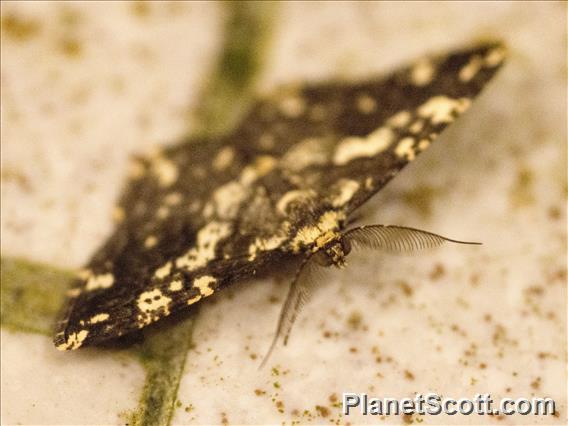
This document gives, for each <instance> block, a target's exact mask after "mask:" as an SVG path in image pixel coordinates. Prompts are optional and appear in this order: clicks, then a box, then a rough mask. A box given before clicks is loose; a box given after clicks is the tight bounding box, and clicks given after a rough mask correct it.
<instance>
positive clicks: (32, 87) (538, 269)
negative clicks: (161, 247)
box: [2, 2, 567, 424]
mask: <svg viewBox="0 0 568 426" xmlns="http://www.w3.org/2000/svg"><path fill="white" fill-rule="evenodd" d="M72 6H73V7H74V8H79V9H81V15H82V16H83V19H84V25H81V26H80V30H79V29H77V30H76V31H78V36H79V37H80V38H81V40H83V41H84V48H83V53H82V55H81V56H80V57H79V58H77V59H70V58H65V57H64V56H61V55H60V56H58V54H57V50H56V49H55V47H54V46H56V40H57V38H58V37H59V36H60V35H61V34H60V31H62V30H61V29H60V28H59V26H58V24H57V16H58V14H59V13H60V12H59V10H60V8H61V5H58V4H55V5H54V4H33V5H29V4H28V5H20V4H18V5H16V4H4V3H3V5H2V12H3V14H4V13H5V12H6V11H8V10H10V8H16V7H17V8H18V9H23V10H22V13H25V14H30V16H32V15H33V16H37V17H38V19H41V22H42V36H41V37H39V38H36V39H34V40H33V41H28V42H26V43H23V44H22V43H20V44H16V43H12V42H10V43H6V44H5V43H4V40H3V44H2V171H3V182H2V201H3V203H2V251H3V253H4V254H9V255H25V256H26V257H28V258H32V259H36V260H44V261H49V262H52V263H56V264H62V265H68V266H77V265H79V264H80V263H81V262H82V261H84V260H85V259H86V258H87V257H88V255H89V253H91V251H92V250H93V249H94V248H95V247H96V246H97V245H98V244H100V242H102V241H103V239H104V237H105V235H106V233H107V232H108V230H109V229H110V221H109V220H108V217H109V213H110V206H111V203H112V200H113V199H114V197H115V196H116V193H117V191H118V189H119V188H118V187H117V185H116V182H119V181H120V179H121V176H123V174H124V166H125V161H126V158H127V156H128V154H130V153H131V152H133V151H140V150H144V149H146V148H148V147H150V146H151V145H152V144H154V143H159V142H164V141H170V140H175V139H176V137H177V136H178V135H180V134H181V133H182V132H183V131H184V130H185V129H186V128H187V123H186V122H185V121H184V120H185V118H186V116H185V111H186V110H188V109H190V108H191V106H192V105H193V102H194V100H195V99H196V97H195V95H196V93H197V90H198V88H199V86H200V84H201V83H202V82H203V81H204V78H206V75H205V74H204V73H205V72H206V70H207V69H208V65H209V63H210V60H211V58H212V57H213V55H214V53H215V52H214V47H215V46H216V42H217V41H218V38H217V37H218V35H217V30H216V28H217V27H216V23H217V6H216V5H211V4H193V3H192V4H189V5H183V6H184V7H182V8H181V11H178V12H176V13H170V14H169V15H167V10H168V8H167V7H163V8H159V10H160V11H159V12H157V11H156V10H154V11H153V12H152V13H151V14H150V15H149V16H146V17H137V16H134V15H133V14H132V13H131V12H130V6H129V5H128V4H105V5H104V6H103V5H101V4H96V5H92V6H91V5H85V4H83V5H72ZM170 7H171V6H170ZM103 8H104V10H103ZM276 23H277V24H278V31H277V33H276V38H275V43H274V45H273V49H272V51H271V55H272V60H271V62H270V64H269V67H268V69H267V70H266V73H265V74H264V75H263V78H262V84H261V87H262V89H263V90H267V89H269V88H271V87H273V85H275V84H277V83H282V82H293V81H300V80H304V79H321V78H328V77H347V78H355V77H356V76H360V75H369V74H371V73H374V72H380V71H383V70H384V69H385V68H388V67H392V66H395V65H396V64H398V63H400V62H401V61H404V60H405V59H412V58H414V57H416V56H418V55H421V54H423V53H424V52H426V51H432V50H444V49H445V48H447V47H451V46H454V45H459V44H460V43H462V42H469V41H472V40H477V39H480V38H481V39H483V38H486V37H490V38H495V37H497V38H502V39H503V40H504V41H505V42H506V43H507V44H508V45H509V47H510V50H511V57H510V60H509V63H508V64H507V66H506V68H505V69H504V70H503V71H502V72H501V73H500V74H499V75H498V76H497V78H496V79H495V81H493V82H492V83H491V85H490V87H489V88H488V90H487V91H486V92H485V93H484V94H483V95H482V97H481V98H480V99H479V100H478V101H477V102H476V103H475V104H474V106H473V108H472V109H471V111H470V112H468V114H466V116H465V117H464V118H462V119H461V120H460V121H459V122H458V123H456V125H454V126H453V127H452V128H451V129H450V130H449V131H448V132H446V133H445V134H444V135H443V137H442V138H441V139H440V140H439V141H438V142H436V143H435V144H434V145H433V146H432V147H431V148H430V149H429V150H428V151H427V152H426V153H424V154H423V155H422V156H421V157H420V158H419V159H418V160H417V161H416V162H415V163H414V164H412V165H411V166H409V168H408V169H407V170H405V171H404V172H403V173H402V174H401V175H400V176H398V177H397V178H396V179H395V180H394V181H393V182H392V183H391V184H389V186H388V187H387V188H386V189H385V190H384V191H382V192H381V193H380V194H379V195H378V196H377V197H376V198H375V199H374V201H373V202H372V203H371V204H370V205H369V206H367V207H366V208H365V209H364V211H365V213H366V215H365V217H364V222H365V223H373V222H375V223H390V224H401V225H410V226H416V227H421V228H424V229H429V230H432V231H435V232H439V233H442V234H446V235H448V236H451V237H455V238H464V239H476V240H480V241H482V242H483V243H484V246H482V247H479V248H475V247H459V246H454V247H447V248H444V249H442V250H438V251H435V252H431V253H427V254H424V255H420V256H413V257H402V258H400V257H391V256H388V257H387V256H382V255H379V254H374V253H362V254H353V255H352V256H351V258H350V263H351V264H350V267H349V268H348V269H347V271H346V272H343V273H338V274H334V275H332V277H331V278H330V280H329V285H327V286H323V287H325V288H322V289H321V290H320V291H319V292H318V293H317V295H316V297H315V298H314V300H313V302H312V303H310V304H309V306H307V307H306V309H305V310H304V313H303V315H302V317H301V318H300V319H299V321H298V323H297V324H296V327H295V330H294V333H293V336H292V339H291V342H290V344H289V346H288V347H286V348H278V349H277V351H276V352H275V354H274V356H273V358H272V360H271V363H270V364H269V366H268V368H266V369H264V370H261V371H258V370H257V367H258V364H259V361H260V357H261V356H262V354H263V353H264V351H265V350H266V348H267V347H268V345H269V343H270V339H271V337H272V332H273V329H274V326H275V321H276V318H277V315H278V312H279V309H280V303H281V302H282V300H283V297H284V295H285V292H286V284H287V282H286V281H284V282H282V283H280V285H277V284H276V283H275V282H272V280H266V281H255V282H251V283H243V284H242V285H239V286H237V287H236V288H235V289H234V290H233V291H227V292H225V293H224V294H220V295H217V296H214V297H213V300H212V301H208V302H206V303H204V304H203V305H202V309H201V314H200V317H199V319H198V324H197V327H196V332H195V336H194V337H195V342H196V345H197V346H196V348H195V350H194V351H192V352H190V354H189V357H188V362H187V366H186V372H185V376H184V378H183V380H182V383H181V386H180V393H179V399H180V401H181V402H182V406H183V407H188V406H190V404H191V408H190V409H188V410H187V411H186V410H184V409H183V408H181V409H179V410H177V412H176V415H175V418H174V421H175V422H176V423H196V424H205V423H219V422H221V421H222V420H223V419H226V420H227V421H228V422H230V423H257V424H260V423H280V422H282V421H286V422H290V421H292V420H297V421H300V422H302V423H305V422H308V421H311V422H312V423H326V424H328V423H329V422H330V420H333V421H335V420H339V421H340V422H342V423H346V422H350V423H370V422H380V421H383V422H388V423H401V422H402V421H403V420H406V421H408V420H409V419H402V418H386V419H383V418H374V417H369V418H363V417H359V416H352V417H351V416H350V417H349V418H341V419H340V418H339V417H338V413H339V411H340V409H339V408H337V407H333V406H332V403H331V402H330V401H329V397H330V395H333V394H336V395H338V396H339V397H341V393H342V392H344V391H352V392H367V393H369V394H370V395H373V396H377V397H385V396H392V397H397V396H401V397H402V396H404V397H411V396H413V395H414V393H415V392H422V393H426V392H429V391H435V392H438V393H440V394H442V395H444V396H451V397H455V398H460V397H470V396H473V395H474V394H475V393H486V392H489V393H491V394H492V395H493V397H494V398H496V399H497V398H500V397H503V396H513V397H517V396H526V397H531V396H533V395H535V396H543V397H544V396H551V397H553V398H555V399H556V401H557V404H558V405H557V408H558V409H559V411H560V417H559V418H546V419H543V418H539V419H535V418H532V417H530V416H527V417H515V418H499V419H496V418H494V417H488V416H486V417H475V416H472V417H451V418H439V417H424V418H422V419H420V420H423V421H424V422H427V423H439V422H447V423H453V424H457V423H494V424H516V423H558V424H562V423H564V422H565V420H564V419H565V416H566V409H567V408H566V383H567V381H566V368H565V365H566V364H565V363H566V358H565V354H566V287H565V285H566V211H565V210H566V198H565V197H566V192H565V191H566V148H565V143H566V122H565V117H566V97H565V94H566V81H565V76H566V66H565V59H566V51H565V43H566V41H565V40H566V33H565V32H566V29H565V28H566V12H565V5H564V4H562V3H547V4H543V3H539V4H537V3H491V4H488V3H449V2H448V3H412V4H405V3H402V2H400V3H396V2H395V3H386V2H381V3H333V4H321V3H317V4H316V3H311V4H303V3H288V4H283V5H281V9H280V12H279V15H278V19H277V20H276ZM74 31H75V30H74ZM180 40H181V41H180ZM113 87H114V89H113ZM117 87H118V89H117ZM121 87H122V88H121ZM85 92H86V95H85ZM77 98H78V99H84V100H83V101H79V102H77V101H73V99H77ZM6 170H8V171H10V173H9V174H8V175H7V176H8V178H6V175H5V173H6ZM18 176H23V177H24V180H23V181H22V179H21V177H20V178H18ZM523 176H524V177H523ZM520 181H523V182H525V184H526V185H524V186H519V182H520ZM18 182H20V183H18ZM21 182H27V183H28V185H24V186H23V187H22V183H21ZM26 187H29V188H31V190H29V189H26ZM416 187H428V188H430V192H432V193H433V195H432V196H431V211H430V214H423V213H421V210H419V209H414V208H413V207H412V206H413V204H412V203H411V202H409V201H408V200H409V197H407V196H405V194H408V192H409V191H412V190H413V189H414V188H416ZM271 298H272V300H273V299H274V298H276V299H278V301H279V302H280V303H278V302H277V303H273V302H271ZM358 316H360V318H361V322H360V324H358V323H357V321H354V320H353V319H354V318H357V317H358ZM349 318H352V320H351V321H350V320H349ZM326 336H328V337H326ZM9 339H10V340H11V344H12V345H13V347H14V348H15V349H12V350H11V351H10V352H9V353H8V354H7V353H6V352H5V351H4V350H3V354H2V355H3V361H2V362H3V364H2V368H3V373H4V369H5V368H7V367H6V365H10V366H11V367H10V370H12V369H14V371H17V368H18V365H20V364H19V361H18V359H19V358H20V357H19V354H20V353H21V352H19V351H24V349H25V348H27V345H28V339H31V340H34V341H35V340H41V341H43V340H46V339H44V338H41V337H33V338H31V337H28V336H24V335H22V336H19V335H18V336H13V335H10V336H9ZM45 344H46V345H47V343H45ZM42 345H43V343H42ZM3 346H4V342H3ZM32 347H33V345H32ZM18 348H20V349H18ZM10 354H11V355H10ZM6 355H8V357H7V356H6ZM251 355H253V356H252V357H251ZM254 355H256V356H257V358H256V359H252V358H254ZM43 356H44V357H46V359H43V358H42V356H41V355H38V356H37V357H34V358H33V359H32V360H31V361H30V362H32V364H30V368H33V369H34V370H37V371H38V372H39V371H41V374H40V373H38V377H39V376H42V377H48V376H49V374H50V373H48V372H45V371H44V370H45V369H47V370H49V371H53V370H52V369H51V367H49V366H50V365H51V364H49V362H48V359H49V357H50V356H52V355H47V354H44V355H43ZM85 356H88V355H85ZM69 360H70V358H69ZM72 363H73V364H74V361H73V360H70V361H69V362H68V363H67V364H72ZM112 363H113V361H109V360H108V359H106V358H104V357H103V356H102V355H101V359H93V356H92V355H91V356H89V364H88V366H87V365H84V366H82V367H81V365H79V366H77V365H74V367H73V368H77V369H78V370H77V373H76V374H78V375H80V374H82V373H81V371H82V370H81V369H82V368H83V369H85V374H87V367H88V369H89V371H90V372H93V371H94V372H97V371H98V372H104V371H107V369H108V368H109V366H110V365H112ZM67 366H68V365H67ZM272 366H277V372H278V373H277V375H275V373H273V372H272V371H271V367H272ZM20 368H22V367H21V365H20ZM130 372H131V373H130ZM407 372H408V373H410V374H411V376H410V375H409V374H408V373H407ZM90 374H92V373H90ZM125 374H126V373H125ZM127 374H132V375H133V377H135V376H136V375H137V374H140V373H139V370H138V367H135V366H130V367H128V373H127ZM3 376H4V374H3ZM10 380H11V381H10ZM133 380H134V379H133ZM16 383H17V380H16V378H15V377H14V376H12V379H5V378H4V377H3V379H2V388H3V392H2V393H3V395H4V394H5V393H6V392H5V391H6V390H9V392H11V393H14V392H16V391H15V390H14V389H16V388H15V386H16V385H15V384H16ZM40 383H46V382H43V381H42V382H40ZM110 383H111V382H110ZM275 383H277V385H278V386H280V387H279V388H276V387H275ZM44 386H46V388H45V389H46V391H47V390H48V389H49V387H48V386H47V385H44ZM78 389H80V390H81V392H83V393H78V392H77V390H78ZM66 390H67V392H68V395H67V403H68V404H69V405H73V404H79V406H80V404H81V403H84V401H87V400H88V396H87V399H85V398H84V397H83V395H84V393H87V392H88V390H86V389H84V387H83V388H82V389H81V388H77V389H75V387H74V385H73V384H69V386H67V387H66ZM255 390H258V391H259V393H260V395H259V396H257V395H256V394H255ZM20 391H21V389H20ZM92 392H93V395H96V394H97V393H99V392H100V389H98V388H95V389H93V390H92ZM113 392H116V394H117V395H116V398H118V397H119V394H122V393H123V389H122V388H121V387H119V386H116V387H115V389H114V391H113ZM262 392H266V394H262ZM131 393H132V392H131ZM15 395H17V393H15ZM40 395H41V394H40V393H38V394H37V401H38V403H39V404H41V405H42V406H43V404H44V401H42V399H41V396H40ZM79 395H80V396H81V399H80V400H79V398H78V396H79ZM4 398H5V397H4V396H3V402H4ZM131 398H136V396H134V395H131ZM19 400H20V401H29V400H26V399H22V398H20V399H19ZM10 401H18V399H17V398H15V397H14V398H13V399H11V400H10ZM132 401H134V399H131V400H130V401H126V402H125V403H124V404H125V406H128V405H130V406H131V405H132V404H133V403H132ZM10 405H11V408H10V410H11V411H8V412H6V413H13V414H11V416H12V415H13V417H9V418H7V419H6V420H7V422H8V423H11V422H12V421H22V420H20V419H29V418H30V417H27V416H28V414H29V415H31V414H30V413H33V412H35V411H32V410H31V409H30V408H29V407H28V405H29V404H21V405H18V403H16V402H13V403H11V404H10ZM316 405H319V406H322V407H326V408H327V409H328V410H329V413H328V415H327V417H323V416H322V414H323V413H325V410H323V411H322V409H320V410H319V411H318V410H317V409H316V408H315V407H316ZM3 406H5V404H3ZM18 407H20V408H18ZM46 407H49V406H46ZM52 408H53V410H55V409H56V408H55V407H52ZM279 409H281V410H282V411H283V412H282V413H280V412H279ZM3 410H4V409H3ZM100 410H101V411H100V413H101V416H108V417H104V418H105V419H107V418H108V419H109V420H108V421H109V422H112V421H113V420H112V419H116V413H110V412H112V411H114V410H117V407H116V406H115V405H113V404H108V405H105V404H101V405H100ZM295 410H297V411H295ZM304 410H308V412H309V414H303V413H304ZM46 413H47V414H46V416H47V415H49V416H55V415H56V414H54V413H52V412H50V411H49V408H46ZM6 415H7V414H6ZM113 416H114V417H113ZM52 418H55V417H52ZM101 418H102V417H101ZM3 420H4V419H3ZM30 421H31V420H30ZM36 421H37V420H36Z"/></svg>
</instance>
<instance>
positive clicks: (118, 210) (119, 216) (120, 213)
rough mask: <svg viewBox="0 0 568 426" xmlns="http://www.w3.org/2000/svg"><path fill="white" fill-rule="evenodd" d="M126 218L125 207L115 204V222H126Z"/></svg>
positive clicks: (113, 212) (113, 217) (113, 210)
mask: <svg viewBox="0 0 568 426" xmlns="http://www.w3.org/2000/svg"><path fill="white" fill-rule="evenodd" d="M125 218H126V213H125V212H124V209H123V208H122V207H119V206H115V207H114V208H113V209H112V220H114V222H115V223H122V222H124V219H125Z"/></svg>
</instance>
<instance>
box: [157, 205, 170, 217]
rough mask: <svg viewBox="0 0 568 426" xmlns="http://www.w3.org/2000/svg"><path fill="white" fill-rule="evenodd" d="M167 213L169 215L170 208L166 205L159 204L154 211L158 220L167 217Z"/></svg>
mask: <svg viewBox="0 0 568 426" xmlns="http://www.w3.org/2000/svg"><path fill="white" fill-rule="evenodd" d="M169 215H170V208H169V207H166V206H160V208H158V211H157V212H156V216H157V217H158V219H160V220H164V219H167V218H168V216H169Z"/></svg>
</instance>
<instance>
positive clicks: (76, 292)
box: [65, 288, 81, 297]
mask: <svg viewBox="0 0 568 426" xmlns="http://www.w3.org/2000/svg"><path fill="white" fill-rule="evenodd" d="M65 294H66V295H67V297H77V296H79V295H80V294H81V289H80V288H72V289H69V290H67V291H66V292H65Z"/></svg>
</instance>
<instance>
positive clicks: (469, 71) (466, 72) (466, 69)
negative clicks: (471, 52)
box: [458, 55, 483, 83]
mask: <svg viewBox="0 0 568 426" xmlns="http://www.w3.org/2000/svg"><path fill="white" fill-rule="evenodd" d="M482 67H483V59H482V58H481V56H479V55H475V56H473V57H472V58H471V59H470V60H469V62H468V63H467V64H465V65H464V66H463V67H462V68H461V69H460V72H459V74H458V77H459V79H460V81H462V82H464V83H467V82H469V81H471V79H472V78H473V77H475V76H476V74H477V73H478V72H479V71H480V70H481V68H482Z"/></svg>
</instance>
